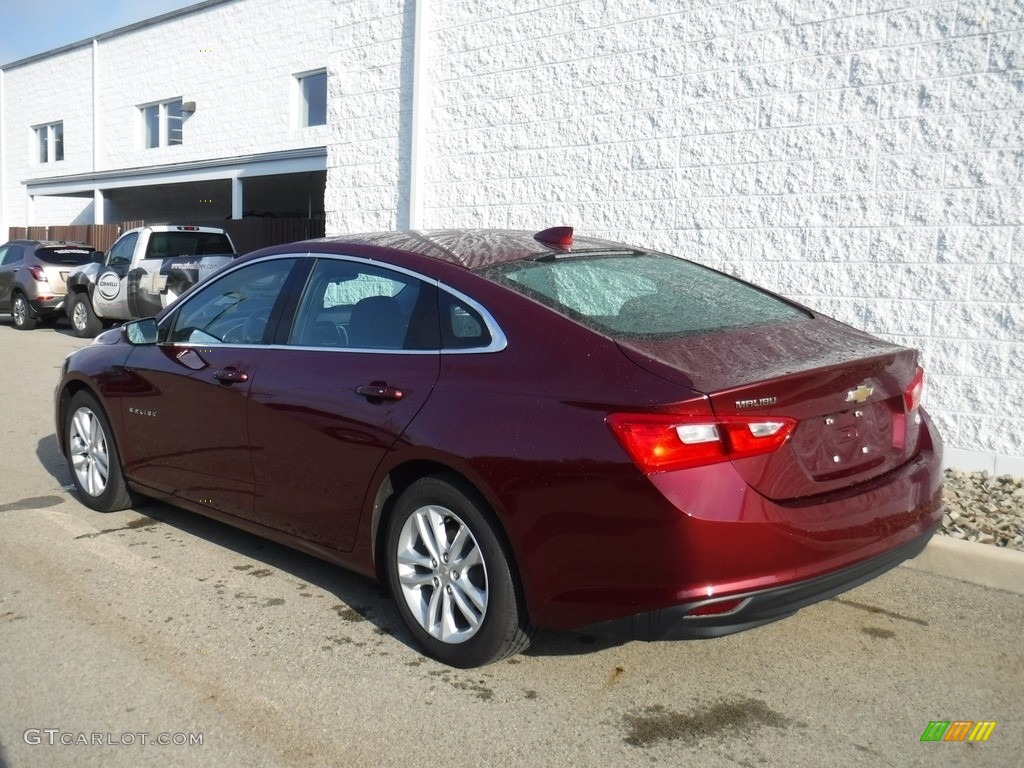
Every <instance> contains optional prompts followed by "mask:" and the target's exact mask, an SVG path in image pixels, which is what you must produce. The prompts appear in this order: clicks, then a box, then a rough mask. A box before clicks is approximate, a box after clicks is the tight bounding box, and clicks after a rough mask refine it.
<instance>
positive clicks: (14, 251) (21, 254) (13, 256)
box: [0, 245, 25, 266]
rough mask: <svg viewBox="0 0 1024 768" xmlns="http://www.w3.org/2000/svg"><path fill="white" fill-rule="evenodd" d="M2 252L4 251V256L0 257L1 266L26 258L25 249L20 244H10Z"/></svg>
mask: <svg viewBox="0 0 1024 768" xmlns="http://www.w3.org/2000/svg"><path fill="white" fill-rule="evenodd" d="M0 253H2V257H0V266H7V265H8V264H16V263H17V262H19V261H21V260H22V259H23V258H25V249H24V248H23V247H22V246H20V245H9V246H7V248H6V249H4V250H3V251H2V252H0Z"/></svg>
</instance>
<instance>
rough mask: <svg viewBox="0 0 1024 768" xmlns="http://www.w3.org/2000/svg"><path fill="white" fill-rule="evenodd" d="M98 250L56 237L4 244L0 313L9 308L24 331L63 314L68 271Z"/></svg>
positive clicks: (0, 254)
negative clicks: (55, 238)
mask: <svg viewBox="0 0 1024 768" xmlns="http://www.w3.org/2000/svg"><path fill="white" fill-rule="evenodd" d="M95 251H96V249H95V248H93V247H92V246H91V245H85V244H84V243H67V242H64V241H52V240H46V241H41V240H11V241H10V242H9V243H4V244H3V245H0V312H4V311H9V312H10V313H11V316H12V317H13V318H14V326H15V327H16V328H18V329H19V330H23V331H29V330H32V329H33V328H35V326H36V322H38V321H39V320H56V319H57V318H58V317H61V316H62V315H63V310H64V294H65V293H67V285H66V282H67V279H68V274H69V273H70V272H74V271H75V269H77V268H78V267H80V266H82V265H83V264H88V263H89V262H90V261H92V259H93V253H94V252H95Z"/></svg>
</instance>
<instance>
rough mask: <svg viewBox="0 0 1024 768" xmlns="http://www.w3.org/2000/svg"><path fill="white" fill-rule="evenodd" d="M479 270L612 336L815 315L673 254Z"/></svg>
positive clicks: (587, 257)
mask: <svg viewBox="0 0 1024 768" xmlns="http://www.w3.org/2000/svg"><path fill="white" fill-rule="evenodd" d="M480 274H482V275H484V276H485V277H487V278H489V279H491V280H494V281H496V282H499V283H501V284H503V285H505V286H507V287H509V288H512V289H513V290H515V291H517V292H519V293H522V294H525V295H526V296H530V297H531V298H533V299H536V300H537V301H539V302H541V303H543V304H546V305H547V306H549V307H551V308H552V309H554V310H555V311H557V312H559V313H561V314H563V315H566V316H567V317H570V318H572V319H574V320H577V321H578V322H580V323H583V324H584V325H587V326H589V327H591V328H594V329H595V330H597V331H599V332H601V333H603V334H606V335H608V336H611V337H612V338H623V339H626V338H633V339H636V338H669V337H673V336H687V335H692V334H699V333H708V332H711V331H721V330H729V329H735V328H749V327H757V326H763V325H773V324H776V323H784V322H792V321H794V320H801V319H806V318H808V317H810V315H809V314H808V313H807V312H805V311H803V310H801V309H799V308H798V307H796V306H794V305H792V304H789V303H788V302H785V301H782V300H781V299H778V298H776V297H774V296H772V295H770V294H768V293H766V292H764V291H762V290H760V289H758V288H756V287H755V286H752V285H750V284H748V283H745V282H743V281H741V280H737V279H735V278H732V277H729V276H728V275H724V274H722V273H721V272H716V271H714V270H712V269H708V268H707V267H702V266H700V265H699V264H694V263H693V262H690V261H686V260H685V259H680V258H676V257H674V256H668V255H666V254H657V253H643V252H628V251H627V252H613V253H599V254H598V253H595V254H572V255H567V256H564V257H554V258H552V257H544V258H541V259H538V260H536V261H516V262H506V263H503V264H496V265H494V266H493V267H488V268H487V269H485V270H482V271H481V273H480Z"/></svg>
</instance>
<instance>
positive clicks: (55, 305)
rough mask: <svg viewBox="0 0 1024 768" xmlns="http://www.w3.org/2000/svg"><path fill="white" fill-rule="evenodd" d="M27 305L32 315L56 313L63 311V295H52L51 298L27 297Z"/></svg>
mask: <svg viewBox="0 0 1024 768" xmlns="http://www.w3.org/2000/svg"><path fill="white" fill-rule="evenodd" d="M28 305H29V307H31V308H32V314H34V315H57V314H62V313H63V312H64V297H63V296H54V297H53V298H52V299H29V302H28Z"/></svg>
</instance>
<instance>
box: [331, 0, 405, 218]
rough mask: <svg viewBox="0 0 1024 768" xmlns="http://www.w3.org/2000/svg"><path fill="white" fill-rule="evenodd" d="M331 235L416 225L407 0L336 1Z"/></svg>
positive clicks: (333, 21)
mask: <svg viewBox="0 0 1024 768" xmlns="http://www.w3.org/2000/svg"><path fill="white" fill-rule="evenodd" d="M330 5H331V9H330V13H331V24H332V25H333V26H334V29H335V40H334V48H333V49H332V53H331V56H330V68H329V70H328V72H329V77H328V89H329V94H328V118H327V122H328V125H329V127H330V131H331V141H330V143H329V144H328V149H327V177H328V183H327V190H326V193H325V199H324V206H325V210H326V211H327V231H328V232H366V231H374V230H381V229H396V228H399V227H406V226H408V217H407V216H404V215H403V213H402V211H403V210H404V209H405V208H406V207H407V205H408V202H407V201H408V179H409V175H408V167H409V147H410V143H409V131H410V123H411V119H412V118H411V108H412V106H411V105H412V102H411V83H412V53H413V48H412V35H413V22H414V14H413V7H412V5H411V4H408V7H407V4H406V3H405V2H403V0H372V2H371V1H370V0H332V2H331V4H330Z"/></svg>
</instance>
